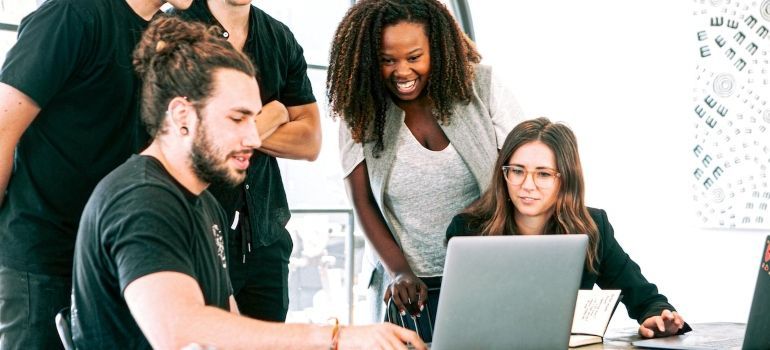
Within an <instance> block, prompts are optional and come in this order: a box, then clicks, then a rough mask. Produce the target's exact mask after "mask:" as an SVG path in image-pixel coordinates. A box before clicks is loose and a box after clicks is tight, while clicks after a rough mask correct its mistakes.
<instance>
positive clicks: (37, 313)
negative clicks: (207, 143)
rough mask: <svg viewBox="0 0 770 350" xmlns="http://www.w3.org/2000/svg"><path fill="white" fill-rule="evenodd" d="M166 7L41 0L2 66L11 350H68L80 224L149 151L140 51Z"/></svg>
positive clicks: (0, 251)
mask: <svg viewBox="0 0 770 350" xmlns="http://www.w3.org/2000/svg"><path fill="white" fill-rule="evenodd" d="M16 2H17V1H11V2H6V4H7V5H6V6H17V5H12V4H14V3H16ZM165 2H166V1H162V0H48V1H45V2H42V1H38V3H42V4H41V5H40V7H39V8H38V9H37V10H36V11H34V12H32V13H31V14H29V15H28V16H27V17H25V18H24V19H23V20H22V21H21V24H20V26H19V31H18V40H17V41H16V44H15V45H14V46H13V47H12V48H11V49H10V51H8V55H7V56H6V58H5V61H4V63H3V67H2V70H0V349H57V348H61V346H62V344H61V342H60V341H59V337H58V335H57V333H56V326H55V324H54V317H55V315H56V313H57V312H58V311H59V310H61V309H62V308H65V307H69V304H70V291H71V289H72V254H73V249H74V246H75V234H76V232H77V229H78V220H79V219H80V214H81V212H82V210H83V206H84V205H85V204H86V200H87V199H88V195H89V194H90V193H91V191H92V190H93V189H94V186H96V183H97V182H98V181H99V180H100V179H101V178H102V177H104V175H106V174H107V173H109V172H110V171H111V170H112V169H114V168H115V167H117V166H118V165H120V163H122V162H123V161H125V160H126V159H127V158H128V157H129V156H130V155H131V154H132V153H134V152H136V150H137V147H136V145H135V136H136V135H134V133H133V132H132V131H133V130H135V129H136V125H137V124H138V121H139V117H138V115H137V113H136V111H137V106H138V101H137V92H138V91H139V83H138V80H137V78H136V76H135V73H134V72H133V70H132V69H131V52H132V51H133V50H134V47H135V46H136V43H137V42H138V41H139V37H140V36H141V33H142V32H143V31H144V29H145V28H147V25H148V23H149V20H150V19H151V18H152V17H153V16H154V15H156V14H157V13H158V10H159V9H160V7H161V5H163V3H165ZM167 2H168V3H170V4H171V5H173V6H176V7H179V8H186V7H187V6H189V5H190V0H168V1H167Z"/></svg>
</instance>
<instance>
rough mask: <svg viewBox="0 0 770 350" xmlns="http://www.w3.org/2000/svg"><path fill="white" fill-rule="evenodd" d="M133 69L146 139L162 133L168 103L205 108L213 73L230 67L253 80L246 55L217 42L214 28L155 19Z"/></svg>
mask: <svg viewBox="0 0 770 350" xmlns="http://www.w3.org/2000/svg"><path fill="white" fill-rule="evenodd" d="M133 63H134V68H135V69H136V72H137V73H138V74H139V75H140V76H141V78H142V81H143V85H142V107H141V108H142V121H143V122H144V124H145V126H146V128H147V132H148V133H149V134H150V136H151V137H155V136H156V135H157V134H158V133H163V132H164V131H163V128H162V125H163V121H164V120H165V113H164V112H165V111H166V108H167V106H168V103H169V102H170V101H171V100H172V99H173V98H174V97H182V96H184V97H186V98H188V99H189V100H190V101H191V102H193V103H194V104H196V108H197V107H199V106H200V105H205V104H206V100H207V99H208V97H209V96H210V95H211V93H212V90H213V89H214V81H213V80H214V79H213V73H214V70H216V69H218V68H229V69H234V70H237V71H240V72H243V73H245V74H247V75H249V76H253V77H256V76H257V71H256V69H255V68H254V66H253V65H252V64H251V61H250V60H249V58H248V57H246V55H244V54H242V53H240V52H238V51H236V50H235V49H234V48H233V46H232V45H230V43H229V42H227V40H225V39H224V38H222V36H221V35H219V33H218V29H217V28H216V27H211V28H207V27H206V26H205V25H203V24H201V23H194V22H187V21H184V20H182V19H179V18H178V17H170V16H160V17H159V18H158V19H155V20H154V21H153V22H152V23H150V26H149V27H148V28H147V30H146V31H145V32H144V34H143V35H142V39H141V41H139V44H138V45H137V47H136V50H135V51H134V60H133Z"/></svg>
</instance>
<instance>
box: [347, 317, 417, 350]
mask: <svg viewBox="0 0 770 350" xmlns="http://www.w3.org/2000/svg"><path fill="white" fill-rule="evenodd" d="M339 332H340V335H339V343H338V346H337V347H338V348H339V349H340V350H348V349H351V350H352V349H366V350H369V349H383V350H384V349H387V350H391V349H404V350H406V349H407V346H406V344H407V343H408V344H411V345H412V348H413V349H415V350H427V349H428V348H427V347H426V346H425V343H423V342H422V340H420V337H419V336H417V333H415V332H413V331H410V330H408V329H406V328H401V327H399V326H396V325H394V324H391V323H380V324H375V325H370V326H355V327H344V328H342V329H340V331H339ZM412 348H410V349H412Z"/></svg>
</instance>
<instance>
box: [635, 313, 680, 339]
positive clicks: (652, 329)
mask: <svg viewBox="0 0 770 350" xmlns="http://www.w3.org/2000/svg"><path fill="white" fill-rule="evenodd" d="M682 327H684V319H682V316H680V315H679V313H678V312H676V311H674V312H671V311H670V310H663V312H661V313H660V316H651V317H648V318H647V319H646V320H644V322H642V324H641V325H639V335H641V336H642V337H643V338H657V337H666V336H669V335H674V334H677V333H678V332H679V330H680V329H682Z"/></svg>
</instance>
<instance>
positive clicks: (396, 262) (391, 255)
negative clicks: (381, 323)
mask: <svg viewBox="0 0 770 350" xmlns="http://www.w3.org/2000/svg"><path fill="white" fill-rule="evenodd" d="M345 183H346V185H347V187H348V193H350V196H351V201H352V202H353V207H354V208H355V210H356V213H357V214H358V219H359V221H360V222H361V226H362V227H363V230H364V234H365V235H366V238H367V239H369V242H371V244H372V246H373V247H374V250H375V251H377V254H378V255H379V256H380V259H381V260H382V263H383V265H384V266H385V268H386V270H387V271H388V272H389V273H390V274H391V275H392V276H393V284H391V286H389V287H388V289H387V290H386V291H385V298H384V301H385V302H387V300H388V299H390V297H393V302H394V303H395V304H396V306H397V307H398V309H399V311H400V312H401V313H404V312H405V311H406V304H409V301H412V303H414V302H417V304H416V305H417V307H418V308H421V307H422V305H423V303H425V301H426V300H427V299H428V287H427V286H426V285H425V283H424V282H423V281H422V280H421V279H419V278H418V277H417V276H416V275H415V274H414V272H413V271H412V268H411V267H410V266H409V263H408V262H407V261H406V257H405V256H404V253H403V252H402V251H401V248H400V247H399V246H398V245H397V244H396V241H395V240H394V239H393V235H392V234H391V232H390V230H389V229H388V227H387V225H386V224H385V218H383V216H382V212H381V211H380V209H379V207H378V206H377V202H376V201H375V199H374V194H372V189H371V186H370V185H369V174H368V171H367V168H366V161H365V160H364V161H362V162H361V163H359V164H358V165H356V167H355V168H354V169H353V171H352V172H351V173H350V175H348V177H346V178H345ZM411 311H412V312H416V310H411Z"/></svg>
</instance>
